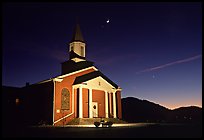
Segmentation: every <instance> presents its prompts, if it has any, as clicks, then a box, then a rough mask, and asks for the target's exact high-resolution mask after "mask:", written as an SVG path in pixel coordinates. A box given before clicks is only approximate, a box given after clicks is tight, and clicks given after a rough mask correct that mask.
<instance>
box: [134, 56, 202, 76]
mask: <svg viewBox="0 0 204 140" xmlns="http://www.w3.org/2000/svg"><path fill="white" fill-rule="evenodd" d="M200 57H202V55H201V54H199V55H195V56H193V57H189V58H186V59H182V60H177V61H174V62H171V63H167V64H163V65H160V66H156V67H151V68H147V69H144V70H141V71H138V72H136V74H141V73H144V72H150V71H155V70H159V69H163V68H166V67H169V66H172V65H176V64H181V63H185V62H189V61H193V60H196V59H198V58H200Z"/></svg>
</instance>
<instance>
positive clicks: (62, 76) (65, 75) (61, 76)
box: [36, 66, 98, 84]
mask: <svg viewBox="0 0 204 140" xmlns="http://www.w3.org/2000/svg"><path fill="white" fill-rule="evenodd" d="M91 68H93V69H94V70H95V71H98V69H97V68H96V67H94V66H91V67H88V68H85V69H81V70H78V71H74V72H71V73H68V74H64V75H60V76H57V77H54V78H50V79H48V80H44V81H41V82H38V83H36V84H42V83H46V82H49V81H52V80H53V79H55V78H64V77H67V76H70V75H73V74H76V73H79V72H83V71H86V70H89V69H91ZM59 82H60V81H59Z"/></svg>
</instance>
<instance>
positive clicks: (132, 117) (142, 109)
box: [122, 97, 202, 122]
mask: <svg viewBox="0 0 204 140" xmlns="http://www.w3.org/2000/svg"><path fill="white" fill-rule="evenodd" d="M122 117H123V120H125V121H127V122H202V108H199V107H193V106H191V107H182V108H178V109H174V110H170V109H168V108H165V107H163V106H161V105H159V104H155V103H153V102H150V101H147V100H140V99H137V98H134V97H127V98H122Z"/></svg>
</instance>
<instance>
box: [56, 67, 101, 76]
mask: <svg viewBox="0 0 204 140" xmlns="http://www.w3.org/2000/svg"><path fill="white" fill-rule="evenodd" d="M91 68H93V69H94V70H95V71H98V69H97V68H95V67H94V66H91V67H88V68H85V69H81V70H78V71H75V72H72V73H68V74H64V75H61V76H58V77H56V78H64V77H67V76H70V75H73V74H76V73H79V72H82V71H86V70H89V69H91Z"/></svg>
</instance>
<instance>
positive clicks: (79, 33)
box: [71, 24, 84, 42]
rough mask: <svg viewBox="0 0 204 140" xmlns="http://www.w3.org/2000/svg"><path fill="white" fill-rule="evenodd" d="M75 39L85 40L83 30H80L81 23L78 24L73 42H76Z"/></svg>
mask: <svg viewBox="0 0 204 140" xmlns="http://www.w3.org/2000/svg"><path fill="white" fill-rule="evenodd" d="M74 41H81V42H84V38H83V36H82V33H81V30H80V26H79V24H76V27H75V32H74V34H73V37H72V40H71V42H74Z"/></svg>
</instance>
